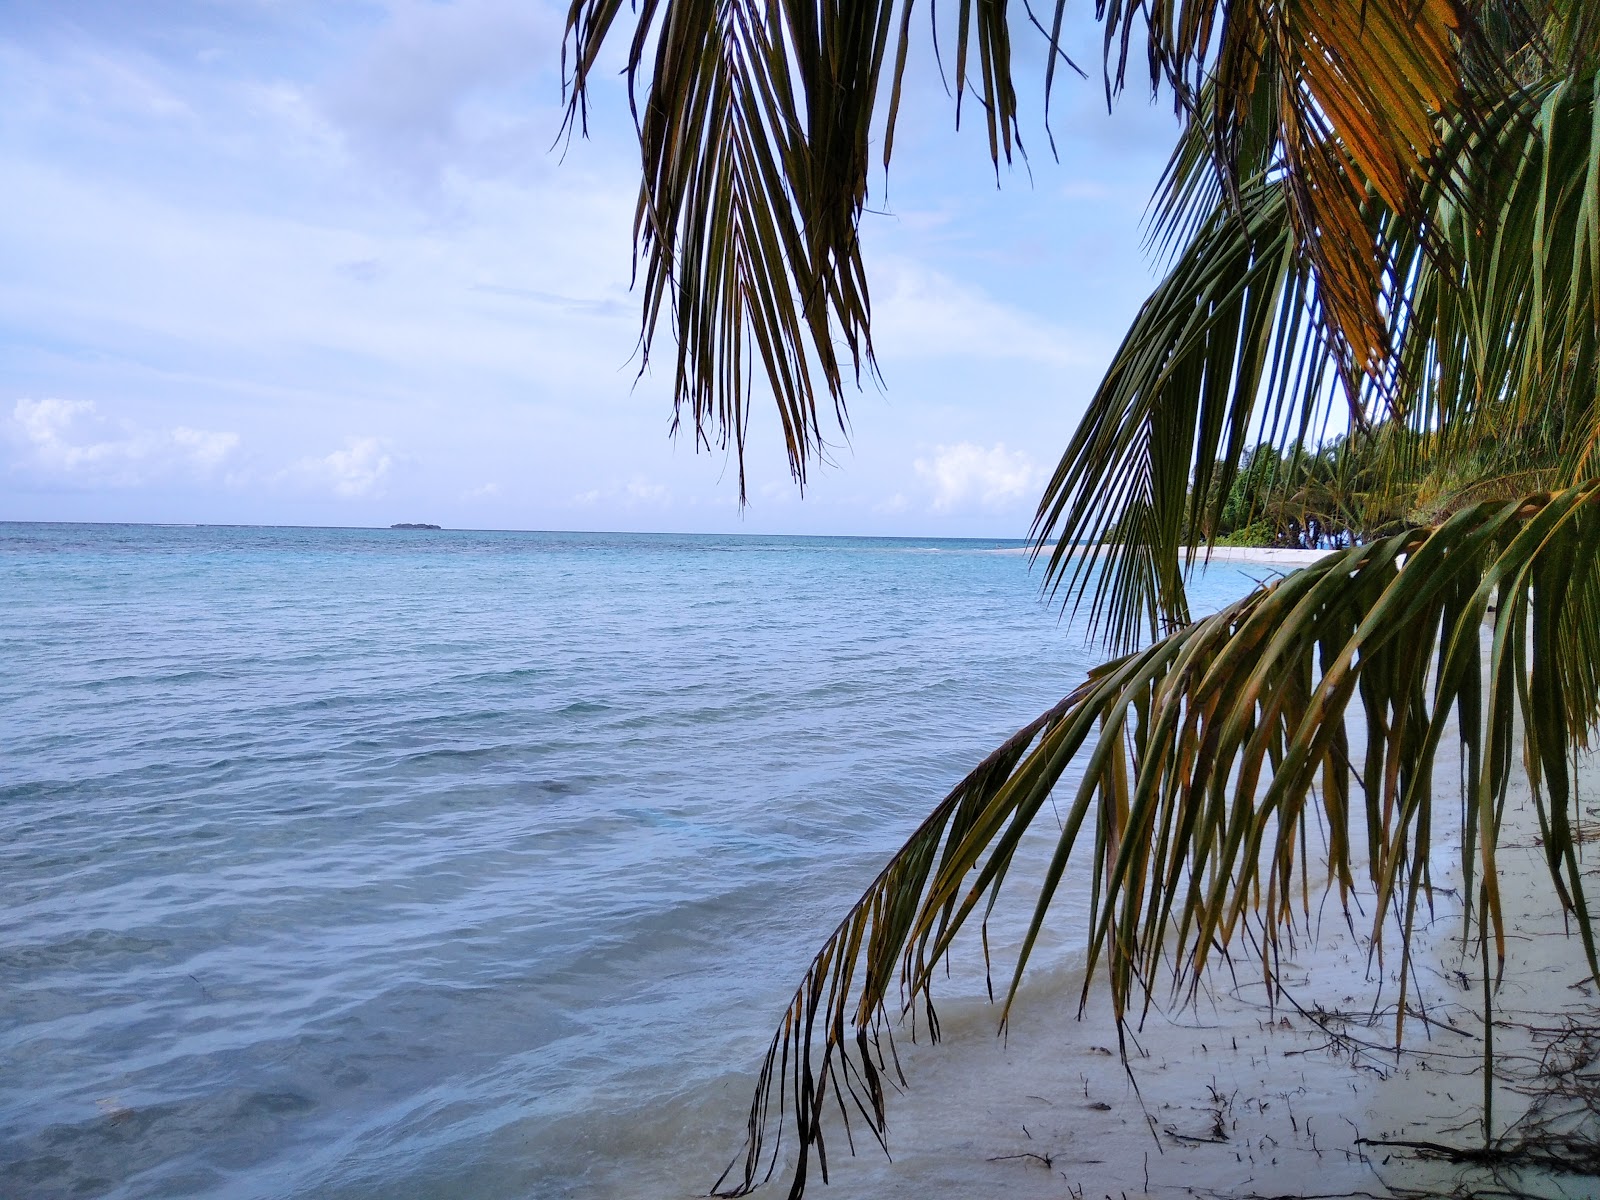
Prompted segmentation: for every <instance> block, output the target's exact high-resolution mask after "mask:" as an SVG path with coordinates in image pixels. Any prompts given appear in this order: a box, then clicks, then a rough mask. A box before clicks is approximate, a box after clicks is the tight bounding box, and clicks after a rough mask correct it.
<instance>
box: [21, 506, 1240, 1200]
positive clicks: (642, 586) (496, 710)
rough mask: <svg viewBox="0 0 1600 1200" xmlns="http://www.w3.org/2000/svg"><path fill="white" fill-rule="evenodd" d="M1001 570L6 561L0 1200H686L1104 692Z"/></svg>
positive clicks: (419, 540) (881, 548) (284, 555)
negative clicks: (975, 809)
mask: <svg viewBox="0 0 1600 1200" xmlns="http://www.w3.org/2000/svg"><path fill="white" fill-rule="evenodd" d="M1022 545H1023V543H1020V542H1003V541H969V540H959V541H955V540H909V539H870V538H801V537H758V536H677V535H623V534H581V533H517V532H483V533H480V532H464V531H438V532H432V531H410V530H408V531H393V530H360V529H274V528H223V527H198V528H188V527H182V528H180V527H166V526H133V525H60V524H17V523H10V524H0V601H3V602H0V730H3V738H0V1194H3V1195H6V1196H8V1197H66V1196H116V1197H147V1196H148V1197H155V1196H162V1197H166V1196H204V1197H288V1196H317V1197H352V1198H353V1197H379V1196H384V1197H392V1196H406V1197H485V1198H494V1197H530V1196H536V1197H543V1196H557V1197H566V1196H572V1197H599V1196H690V1195H698V1194H704V1193H705V1192H706V1190H707V1189H708V1188H709V1187H710V1185H711V1183H712V1181H713V1180H714V1179H715V1178H716V1176H717V1174H718V1173H719V1172H720V1171H721V1169H722V1167H723V1166H725V1165H726V1163H727V1161H728V1160H729V1159H730V1158H731V1157H732V1156H733V1154H734V1153H735V1151H737V1150H738V1148H739V1142H740V1137H741V1134H742V1129H743V1121H744V1115H745V1108H746V1106H747V1104H748V1102H749V1097H750V1092H751V1089H752V1087H753V1084H754V1078H755V1071H756V1069H757V1068H758V1066H759V1063H760V1058H761V1055H762V1054H763V1053H764V1051H765V1048H766V1045H767V1042H768V1039H769V1038H770V1036H771V1033H772V1029H773V1027H774V1025H775V1023H776V1021H777V1020H778V1018H779V1016H780V1015H781V1013H782V1010H783V1008H784V1005H785V1004H786V1002H787V1000H788V996H789V994H790V992H791V991H792V989H793V987H794V986H795V984H796V982H797V981H798V978H799V976H800V975H801V973H802V972H803V970H804V968H805V966H806V963H807V962H808V961H809V959H810V956H811V954H812V953H813V952H814V950H815V949H816V947H817V945H818V944H819V943H820V941H821V940H822V938H823V937H825V936H826V934H827V932H828V931H829V930H830V929H831V928H832V926H833V925H834V924H835V923H836V922H837V920H838V918H839V917H840V916H841V915H842V913H843V911H844V910H845V908H846V907H847V906H848V904H849V903H850V901H851V900H853V899H854V898H855V896H856V895H857V894H858V893H859V892H860V890H861V889H862V888H863V887H864V886H865V885H866V883H867V882H868V881H869V880H870V879H871V878H872V876H873V875H874V874H875V873H876V872H877V870H878V868H879V866H881V864H882V862H883V860H884V859H885V858H886V857H887V856H888V855H889V854H890V853H891V852H892V851H893V850H894V849H895V847H896V846H898V845H899V844H900V842H901V841H902V840H903V839H904V838H905V836H907V835H908V834H909V833H910V832H911V830H912V829H913V828H914V827H915V826H916V824H917V823H918V821H919V820H920V818H921V816H922V815H923V814H925V812H926V811H927V810H928V809H929V808H931V807H932V805H933V804H934V803H935V802H937V800H938V799H939V798H940V797H941V796H943V795H944V793H945V792H946V791H948V790H949V788H950V787H951V785H952V784H954V783H955V782H956V781H957V780H958V779H959V778H960V777H961V776H962V775H963V774H965V772H966V771H967V770H968V769H969V768H970V767H971V766H972V765H973V764H975V763H976V762H977V760H978V759H979V758H981V757H982V756H983V755H984V754H985V753H987V752H988V751H989V750H990V749H992V748H993V747H994V746H995V745H996V744H997V743H998V742H999V741H1001V740H1002V739H1003V738H1004V737H1005V736H1006V735H1007V734H1009V733H1010V732H1011V731H1013V730H1014V729H1015V728H1016V727H1018V726H1019V725H1021V724H1023V723H1025V722H1026V721H1027V720H1029V719H1030V718H1032V717H1033V716H1035V715H1036V714H1037V713H1038V712H1040V711H1042V710H1043V709H1044V708H1046V707H1047V706H1049V705H1050V704H1051V703H1053V702H1054V701H1055V700H1057V699H1059V698H1060V697H1061V696H1062V695H1063V694H1065V693H1066V692H1067V691H1068V690H1070V689H1071V687H1073V686H1074V685H1075V684H1076V683H1077V682H1078V681H1079V680H1081V678H1082V676H1083V674H1084V672H1085V670H1086V669H1087V668H1088V667H1089V666H1090V665H1092V664H1093V663H1094V662H1096V661H1098V660H1099V659H1100V657H1102V656H1101V654H1100V653H1099V652H1098V651H1097V650H1096V648H1095V647H1094V646H1093V645H1092V644H1089V643H1087V642H1086V634H1085V628H1084V625H1083V623H1082V621H1081V620H1079V619H1077V618H1075V617H1074V616H1073V615H1072V614H1071V613H1063V611H1062V609H1061V607H1060V605H1059V603H1054V604H1053V603H1050V602H1048V601H1047V600H1046V599H1044V598H1042V597H1041V594H1040V585H1041V572H1040V570H1038V569H1033V570H1030V565H1029V560H1028V557H1027V555H1025V554H1023V553H1020V552H1019V550H1020V548H1021V547H1022ZM1268 573H1270V569H1269V568H1266V567H1256V566H1247V565H1242V564H1217V565H1215V566H1213V567H1212V568H1210V569H1209V570H1208V571H1206V572H1204V573H1203V574H1202V575H1201V576H1200V577H1199V578H1198V579H1197V581H1196V584H1195V594H1194V601H1195V608H1196V611H1197V612H1203V611H1209V610H1211V609H1213V608H1215V607H1216V606H1218V605H1220V604H1221V603H1223V602H1225V601H1227V600H1231V599H1233V598H1234V597H1236V596H1238V595H1242V594H1243V593H1244V592H1245V591H1246V590H1247V589H1248V588H1249V587H1250V586H1251V584H1252V582H1253V581H1254V580H1255V579H1257V578H1260V577H1263V576H1265V575H1267V574H1268ZM1067 924H1068V927H1067V928H1065V929H1058V930H1057V931H1056V942H1055V952H1056V953H1057V954H1058V956H1061V957H1062V961H1066V960H1068V959H1070V957H1071V954H1072V952H1073V947H1074V945H1075V943H1074V933H1073V930H1072V929H1071V928H1070V921H1069V922H1068V923H1067ZM1046 970H1048V967H1047V968H1046ZM971 1011H972V1014H973V1015H972V1017H971V1019H970V1021H968V1022H967V1024H969V1025H971V1027H972V1028H971V1029H970V1030H966V1029H965V1026H962V1025H961V1023H960V1022H957V1027H956V1033H957V1034H958V1035H959V1034H961V1033H962V1032H963V1031H964V1030H965V1032H966V1033H967V1034H968V1037H967V1038H966V1039H965V1040H969V1041H975V1042H977V1043H981V1047H980V1049H979V1050H972V1049H969V1048H967V1047H965V1046H963V1045H962V1044H960V1043H961V1042H962V1041H963V1040H964V1039H963V1038H962V1037H961V1036H956V1037H952V1038H951V1039H950V1040H949V1042H948V1043H947V1045H945V1046H943V1047H940V1049H939V1050H938V1051H937V1053H939V1054H940V1055H954V1056H960V1055H962V1054H975V1053H980V1052H988V1048H989V1047H990V1046H991V1044H992V1042H993V1038H992V1037H987V1038H986V1037H985V1036H984V1034H983V1032H982V1029H983V1027H984V1025H985V1022H986V1021H987V1022H989V1023H990V1024H989V1026H988V1032H989V1033H990V1034H992V1032H993V1029H992V1015H993V1014H992V1012H990V1011H989V1010H988V1009H987V1006H986V1004H980V1003H979V1002H978V1001H976V1000H973V1001H972V1009H971ZM957 1061H958V1062H959V1061H960V1060H959V1057H958V1058H957ZM911 1083H912V1093H913V1097H914V1095H915V1092H916V1079H915V1078H914V1077H913V1078H912V1080H911ZM910 1102H911V1099H910V1098H908V1100H907V1103H910ZM949 1102H951V1103H959V1102H960V1100H959V1097H952V1098H951V1099H950V1101H949ZM894 1114H895V1109H894V1106H893V1104H891V1122H893V1121H894V1120H895V1115H894ZM892 1136H893V1125H892V1124H891V1139H892ZM859 1148H861V1149H862V1150H863V1159H866V1158H871V1157H874V1156H876V1158H878V1159H881V1157H882V1156H881V1154H880V1153H879V1152H878V1151H877V1150H876V1148H875V1147H873V1146H872V1145H871V1144H870V1142H869V1143H868V1144H867V1146H866V1147H859ZM892 1149H893V1142H892V1140H891V1150H892ZM830 1165H831V1166H832V1167H833V1170H834V1174H835V1177H836V1182H837V1181H838V1180H840V1179H848V1177H849V1173H850V1171H851V1169H852V1164H851V1163H850V1162H849V1161H848V1159H847V1158H846V1157H845V1156H844V1155H843V1153H842V1151H841V1150H836V1151H835V1153H834V1155H833V1160H832V1162H831V1163H830ZM864 1169H865V1168H864ZM872 1169H873V1170H878V1169H879V1168H872ZM883 1169H890V1168H883ZM864 1177H865V1176H863V1178H864ZM828 1194H830V1195H837V1194H842V1193H840V1192H839V1190H838V1188H837V1187H836V1188H834V1189H831V1190H830V1191H829V1193H828Z"/></svg>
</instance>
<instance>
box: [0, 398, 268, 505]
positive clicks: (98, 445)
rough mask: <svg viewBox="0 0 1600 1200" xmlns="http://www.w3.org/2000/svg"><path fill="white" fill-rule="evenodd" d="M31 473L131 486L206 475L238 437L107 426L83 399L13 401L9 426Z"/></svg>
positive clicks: (124, 423)
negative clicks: (172, 477) (165, 478)
mask: <svg viewBox="0 0 1600 1200" xmlns="http://www.w3.org/2000/svg"><path fill="white" fill-rule="evenodd" d="M9 424H10V427H11V428H10V430H9V432H10V433H11V435H12V439H13V440H14V441H16V442H19V443H20V444H21V447H22V452H23V454H22V464H23V465H24V466H26V467H29V468H31V469H33V470H34V471H37V472H41V473H44V474H51V475H56V476H61V477H66V478H71V479H78V480H82V481H84V482H93V483H100V484H112V485H116V486H123V487H126V486H132V485H137V484H141V483H146V482H148V481H150V480H152V479H155V478H159V477H161V476H165V475H173V474H184V475H199V476H205V475H209V474H211V473H212V472H213V471H214V470H215V469H216V468H217V467H218V466H220V465H221V464H222V463H223V461H224V460H225V459H227V458H228V456H229V455H231V454H232V453H233V451H234V450H235V449H237V448H238V445H239V435H238V434H237V433H221V432H215V431H211V430H206V429H191V428H190V427H189V426H187V425H179V426H176V427H174V428H172V429H166V430H160V429H148V428H143V427H141V426H138V425H135V424H134V423H133V422H131V421H112V420H109V419H107V418H106V417H103V416H101V415H100V412H99V410H98V408H97V406H96V405H95V404H94V403H93V402H92V401H88V400H61V399H57V398H53V397H52V398H46V399H43V400H30V399H23V400H18V401H17V402H16V405H15V406H14V407H13V409H12V412H11V420H10V422H9Z"/></svg>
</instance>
